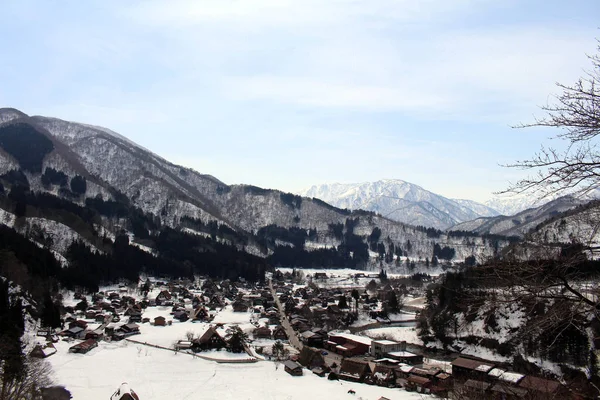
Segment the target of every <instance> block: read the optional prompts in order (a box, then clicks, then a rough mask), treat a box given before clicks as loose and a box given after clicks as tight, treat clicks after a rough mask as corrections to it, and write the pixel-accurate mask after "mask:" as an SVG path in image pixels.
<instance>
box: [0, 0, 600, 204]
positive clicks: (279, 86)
mask: <svg viewBox="0 0 600 400" xmlns="http://www.w3.org/2000/svg"><path fill="white" fill-rule="evenodd" d="M0 9H1V11H2V24H0V48H1V49H2V51H1V53H0V54H1V55H0V79H1V82H2V83H1V84H0V107H14V108H18V109H20V110H21V111H23V112H25V113H27V114H29V115H44V116H52V117H57V118H61V119H65V120H71V121H77V122H84V123H88V124H94V125H100V126H104V127H107V128H110V129H112V130H114V131H117V132H119V133H121V134H122V135H124V136H126V137H128V138H129V139H131V140H133V141H135V142H137V143H139V144H140V145H142V146H144V147H146V148H147V149H149V150H151V151H153V152H155V153H157V154H158V155H160V156H162V157H164V158H166V159H167V160H169V161H171V162H174V163H177V164H181V165H185V166H187V167H191V168H194V169H195V170H197V171H199V172H201V173H207V174H211V175H214V176H215V177H217V178H219V179H220V180H222V181H224V182H225V183H228V184H236V183H245V184H252V185H256V186H261V187H266V188H275V189H280V190H284V191H291V192H294V191H297V190H300V189H303V188H306V187H310V186H312V185H314V184H321V183H333V182H339V183H356V182H367V181H376V180H380V179H402V180H405V181H408V182H411V183H415V184H417V185H420V186H422V187H424V188H425V189H428V190H431V191H433V192H436V193H439V194H442V195H445V196H448V197H453V198H468V199H473V200H478V201H485V200H487V199H488V198H490V197H492V193H493V192H497V191H501V190H503V189H505V188H507V187H508V185H509V182H514V181H516V180H517V179H519V177H523V176H525V174H526V173H527V172H524V171H519V170H515V169H508V168H505V167H503V166H502V165H504V164H509V163H511V162H513V161H515V160H523V159H527V158H529V157H531V156H532V155H533V154H534V153H535V152H536V151H538V150H539V148H540V146H541V145H546V146H559V147H560V143H557V141H556V140H551V139H549V138H551V137H552V136H553V135H555V134H557V133H559V132H558V131H553V130H549V129H538V128H535V129H514V128H512V126H514V125H517V124H519V123H521V122H525V123H526V122H531V121H532V120H533V117H534V116H543V115H544V114H543V112H542V111H541V110H540V109H539V106H541V105H544V104H546V103H547V102H548V101H551V99H552V97H551V96H552V95H553V94H558V93H559V92H558V90H557V88H556V87H555V83H556V82H561V83H566V84H570V83H572V82H575V81H576V80H577V79H578V78H579V77H580V76H582V74H583V73H584V71H585V70H586V69H588V70H589V68H590V66H591V64H590V62H589V60H588V59H587V58H586V54H595V53H596V51H597V42H596V38H600V30H599V27H600V23H599V22H598V18H597V17H598V15H600V2H598V1H597V0H571V1H568V2H566V1H562V0H503V1H492V0H452V1H449V0H419V1H415V0H213V1H209V0H189V1H187V0H169V1H166V0H165V1H153V0H145V1H127V2H123V1H112V0H102V1H94V0H86V1H80V0H73V1H56V2H48V1H29V0H19V1H16V0H15V1H11V0H2V1H1V7H0Z"/></svg>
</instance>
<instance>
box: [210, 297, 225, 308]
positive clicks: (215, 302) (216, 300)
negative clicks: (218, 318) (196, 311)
mask: <svg viewBox="0 0 600 400" xmlns="http://www.w3.org/2000/svg"><path fill="white" fill-rule="evenodd" d="M208 306H209V307H210V309H211V310H214V309H216V308H217V307H219V308H223V307H225V303H223V300H221V297H220V296H219V295H217V294H215V295H214V296H212V298H211V299H210V302H209V303H208Z"/></svg>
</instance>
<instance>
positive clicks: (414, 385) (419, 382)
mask: <svg viewBox="0 0 600 400" xmlns="http://www.w3.org/2000/svg"><path fill="white" fill-rule="evenodd" d="M431 385H432V382H431V379H428V378H425V377H424V376H419V375H413V374H410V375H408V378H406V388H407V389H408V390H415V391H417V392H419V393H429V390H430V388H431Z"/></svg>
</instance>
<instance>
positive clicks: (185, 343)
mask: <svg viewBox="0 0 600 400" xmlns="http://www.w3.org/2000/svg"><path fill="white" fill-rule="evenodd" d="M191 348H192V342H190V341H189V340H178V341H177V343H175V350H188V349H191Z"/></svg>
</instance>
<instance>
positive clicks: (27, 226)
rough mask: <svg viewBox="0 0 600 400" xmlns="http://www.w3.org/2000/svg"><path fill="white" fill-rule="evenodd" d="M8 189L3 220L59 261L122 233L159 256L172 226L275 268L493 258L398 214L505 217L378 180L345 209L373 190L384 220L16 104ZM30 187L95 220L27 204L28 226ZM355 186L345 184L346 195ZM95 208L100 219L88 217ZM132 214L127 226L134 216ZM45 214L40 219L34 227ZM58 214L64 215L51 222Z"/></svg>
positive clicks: (1, 148) (5, 117)
mask: <svg viewBox="0 0 600 400" xmlns="http://www.w3.org/2000/svg"><path fill="white" fill-rule="evenodd" d="M27 141H29V142H28V143H27ZM32 146H33V147H32ZM31 149H33V150H31ZM69 181H70V182H71V187H70V188H69V185H68V182H69ZM82 181H84V182H85V183H84V184H83V185H81V182H82ZM0 182H3V183H4V187H3V188H2V189H3V190H2V193H0V196H1V195H4V193H5V192H6V193H9V192H10V194H11V196H12V197H13V198H12V199H11V200H10V201H8V200H7V201H6V202H5V203H6V204H3V203H2V202H1V201H0V208H3V210H4V211H3V213H2V215H0V217H1V218H2V219H3V221H4V223H5V224H6V225H9V226H14V227H15V228H18V229H20V231H22V232H31V231H32V230H40V229H41V230H42V231H44V232H43V233H44V234H42V235H40V236H41V237H47V236H48V235H50V236H52V238H53V240H52V246H53V250H54V251H56V252H57V254H58V253H60V254H62V253H64V252H65V249H66V248H67V247H68V246H69V243H70V242H71V241H72V240H74V239H77V240H83V241H84V242H85V243H86V244H88V245H90V246H93V247H96V248H98V249H100V250H102V246H103V242H105V241H106V240H109V241H110V240H112V239H114V238H115V237H116V236H117V235H118V234H119V232H121V230H122V229H125V230H127V232H128V233H129V235H130V236H131V239H132V240H133V241H134V242H137V243H138V244H139V245H141V246H144V248H145V249H147V250H148V251H150V252H153V251H154V248H153V240H155V239H156V238H157V237H158V236H157V235H159V234H160V232H161V229H163V228H164V227H169V228H174V229H176V230H180V231H183V232H184V233H189V234H195V235H201V236H205V237H209V238H213V239H214V240H219V241H221V242H223V243H225V244H228V245H232V246H236V247H237V249H238V250H243V251H245V252H248V253H251V254H254V255H259V256H261V257H271V256H273V255H275V256H279V258H275V259H276V260H277V261H273V262H278V263H288V262H292V261H294V260H298V259H299V254H303V255H306V253H311V254H310V256H311V257H316V256H315V254H317V255H319V257H320V258H315V260H313V263H321V262H323V259H326V260H328V261H329V262H330V263H331V264H332V265H333V264H335V265H341V264H346V263H347V262H348V260H354V261H355V262H356V263H357V264H356V265H358V263H359V262H360V263H362V265H363V266H368V264H369V263H371V264H372V265H373V266H375V265H378V263H377V262H376V261H375V260H371V261H368V259H369V258H373V259H374V258H375V255H376V254H381V251H382V247H383V249H385V252H386V253H387V259H388V262H390V261H391V260H393V259H395V257H397V256H398V255H402V256H408V257H411V258H416V259H418V258H422V259H425V258H431V257H432V254H433V251H434V246H435V245H436V244H437V245H438V247H439V246H442V247H448V248H452V249H454V250H455V253H454V254H455V256H454V257H453V259H455V260H459V261H462V260H464V259H465V258H466V257H469V256H476V257H478V259H481V258H485V257H489V256H492V255H493V254H495V253H496V252H497V250H498V246H492V245H488V244H487V243H486V241H485V240H483V239H482V238H481V237H477V236H476V235H474V236H473V237H462V236H459V237H455V236H448V235H446V234H445V233H443V232H431V231H427V230H425V229H420V228H416V227H414V226H407V225H405V224H402V223H399V222H396V221H393V220H391V219H390V218H388V216H390V217H391V216H395V215H405V216H413V217H411V218H408V219H407V220H406V222H409V223H411V224H413V225H424V226H440V227H441V226H450V225H453V224H454V223H456V222H457V221H465V220H470V219H473V218H476V217H478V216H480V215H482V214H481V212H484V213H488V215H489V214H494V211H493V210H486V209H485V207H484V206H481V205H479V206H478V207H479V210H480V211H479V212H474V211H473V210H472V209H471V207H472V205H469V204H467V203H464V202H459V201H454V200H449V199H445V198H443V197H441V196H437V195H435V194H433V193H431V192H427V191H425V190H423V189H422V188H419V187H418V186H416V185H411V184H409V183H406V182H402V181H382V182H380V183H374V184H371V185H370V186H368V187H366V188H364V194H361V193H362V191H363V189H359V188H356V189H355V190H354V193H355V195H354V196H348V201H347V203H343V204H340V205H341V207H352V208H368V207H366V206H365V204H366V205H367V206H368V205H369V201H368V200H367V197H368V196H367V194H368V195H371V194H373V195H375V196H376V198H379V199H381V203H376V202H373V207H370V208H371V209H373V210H374V211H377V212H378V213H379V214H380V215H378V214H374V213H371V212H364V211H356V212H351V211H348V210H343V209H340V208H336V207H334V206H332V205H330V204H327V203H325V202H324V201H322V200H320V199H318V197H325V196H323V195H322V193H317V192H314V193H313V192H311V193H307V195H309V196H311V197H317V198H303V197H300V196H297V195H293V194H289V193H283V192H280V191H277V190H267V189H262V188H258V187H254V186H249V185H227V184H225V183H224V182H221V181H220V180H219V179H217V178H215V177H213V176H210V175H205V174H201V173H198V172H196V171H194V170H192V169H189V168H185V167H182V166H179V165H175V164H172V163H170V162H169V161H167V160H165V159H163V158H161V157H160V156H158V155H156V154H154V153H152V152H150V151H148V150H146V149H144V148H143V147H141V146H139V145H137V144H136V143H133V142H132V141H130V140H128V139H127V138H125V137H124V136H121V135H119V134H117V133H115V132H113V131H111V130H109V129H105V128H101V127H95V126H90V125H86V124H80V123H74V122H68V121H63V120H60V119H56V118H47V117H40V116H33V117H30V116H27V115H26V114H24V113H22V112H20V111H18V110H14V109H0ZM74 182H75V185H74ZM77 182H79V184H78V183H77ZM21 184H23V185H25V186H26V188H27V190H30V191H31V193H45V194H49V195H52V196H56V197H58V198H60V199H61V200H63V203H61V204H64V201H68V202H72V203H74V204H75V205H77V207H79V209H75V211H74V212H76V213H79V214H80V216H79V217H78V218H80V217H83V218H84V219H89V220H91V221H93V224H92V225H89V226H84V225H82V224H81V223H79V222H78V220H77V218H75V217H73V216H69V218H67V217H64V216H61V218H58V217H56V216H55V213H54V214H53V213H50V212H42V213H41V214H43V215H42V216H38V215H37V214H40V213H37V214H36V213H31V212H29V211H27V210H29V209H28V208H26V209H24V210H21V213H22V214H23V213H25V212H26V211H27V213H28V214H32V215H28V214H27V215H26V220H27V223H22V222H19V221H20V220H21V219H22V218H19V216H18V215H17V214H18V213H17V212H16V211H15V207H17V208H18V204H19V201H21V203H22V202H23V200H22V199H23V198H24V197H23V196H24V194H23V193H22V192H21V191H20V190H17V189H18V187H19V185H21ZM77 187H78V188H77ZM4 188H6V190H4ZM9 189H10V190H9ZM336 190H337V189H336ZM340 191H342V189H340ZM349 191H350V189H349V188H346V189H344V190H343V193H346V192H349ZM13 192H14V194H13ZM27 193H28V192H27ZM19 199H21V200H19ZM352 199H354V200H352ZM34 200H36V199H34ZM46 200H47V199H46ZM46 200H44V201H46ZM36 201H37V200H36ZM15 202H16V204H17V205H16V206H15ZM90 204H91V205H94V207H95V208H93V210H94V213H99V214H100V215H99V216H98V215H96V216H94V215H95V214H93V213H92V217H90V216H89V215H87V214H86V213H87V212H88V211H86V210H88V208H90V207H91V205H90ZM29 206H33V205H31V204H27V207H29ZM22 207H25V205H23V206H22ZM61 207H62V206H61ZM481 207H483V208H481ZM81 208H83V211H82V210H81ZM107 208H108V209H109V211H110V212H109V211H106V209H107ZM115 210H116V211H115ZM124 210H125V211H124ZM137 210H139V211H137ZM388 210H389V211H388ZM482 210H483V211H482ZM140 213H141V214H140ZM33 214H35V215H33ZM125 214H127V215H128V219H124V218H123V215H125ZM34 216H35V217H36V218H38V220H35V221H34V220H32V218H33V217H34ZM49 216H51V217H52V218H55V220H54V221H52V222H48V221H47V219H46V220H44V219H45V218H49ZM0 222H1V221H0ZM34 228H35V229H34ZM38 228H39V229H38ZM153 238H154V239H153ZM505 244H507V243H504V242H503V243H500V247H502V246H503V245H505ZM286 248H287V249H293V251H297V252H300V253H290V252H291V251H292V250H286ZM373 249H377V253H376V252H375V250H373ZM368 250H370V251H371V253H369V251H368ZM359 255H362V256H361V257H363V258H362V259H360V257H359ZM369 255H370V257H369ZM365 257H366V259H367V260H365ZM63 261H64V260H63ZM365 263H366V264H367V265H365ZM321 265H323V264H321Z"/></svg>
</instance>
